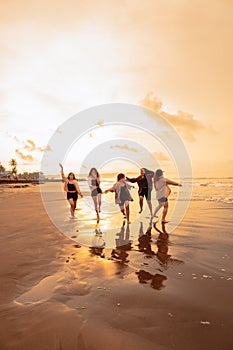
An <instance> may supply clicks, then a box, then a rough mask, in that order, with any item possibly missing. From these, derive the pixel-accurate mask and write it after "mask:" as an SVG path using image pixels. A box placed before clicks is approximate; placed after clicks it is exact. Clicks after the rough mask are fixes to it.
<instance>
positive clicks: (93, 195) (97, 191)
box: [91, 187, 102, 197]
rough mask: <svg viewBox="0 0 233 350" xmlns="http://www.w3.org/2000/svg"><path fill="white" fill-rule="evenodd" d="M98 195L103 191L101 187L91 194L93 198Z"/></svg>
mask: <svg viewBox="0 0 233 350" xmlns="http://www.w3.org/2000/svg"><path fill="white" fill-rule="evenodd" d="M98 193H102V190H101V188H100V187H97V188H95V189H94V190H93V191H92V192H91V196H92V197H95V196H97V195H98Z"/></svg>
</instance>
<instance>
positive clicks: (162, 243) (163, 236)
mask: <svg viewBox="0 0 233 350" xmlns="http://www.w3.org/2000/svg"><path fill="white" fill-rule="evenodd" d="M154 229H155V230H156V231H157V232H159V236H158V239H157V241H156V245H157V248H158V251H157V253H156V256H157V259H158V261H159V264H160V266H161V267H163V269H165V270H166V269H167V268H168V264H183V263H184V262H183V261H182V260H179V259H173V258H171V255H170V254H168V244H169V234H168V233H167V231H166V227H165V224H164V223H163V224H162V231H161V230H159V229H158V227H157V226H156V223H154Z"/></svg>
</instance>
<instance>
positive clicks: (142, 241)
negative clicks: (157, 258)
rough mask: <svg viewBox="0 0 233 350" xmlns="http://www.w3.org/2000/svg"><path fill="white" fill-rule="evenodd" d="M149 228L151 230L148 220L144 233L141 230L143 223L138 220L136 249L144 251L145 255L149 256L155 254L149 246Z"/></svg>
mask: <svg viewBox="0 0 233 350" xmlns="http://www.w3.org/2000/svg"><path fill="white" fill-rule="evenodd" d="M151 230H152V223H151V222H150V224H149V226H148V228H147V230H146V233H145V234H144V232H143V223H142V222H140V226H139V238H138V249H139V251H140V252H142V253H145V254H146V255H147V257H151V256H152V255H155V252H154V251H153V250H152V248H151V241H152V240H151Z"/></svg>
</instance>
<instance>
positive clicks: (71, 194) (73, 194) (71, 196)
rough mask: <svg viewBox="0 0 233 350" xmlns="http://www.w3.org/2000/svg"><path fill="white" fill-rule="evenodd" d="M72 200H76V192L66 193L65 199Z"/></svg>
mask: <svg viewBox="0 0 233 350" xmlns="http://www.w3.org/2000/svg"><path fill="white" fill-rule="evenodd" d="M70 198H73V200H74V201H76V200H77V199H78V192H67V199H70Z"/></svg>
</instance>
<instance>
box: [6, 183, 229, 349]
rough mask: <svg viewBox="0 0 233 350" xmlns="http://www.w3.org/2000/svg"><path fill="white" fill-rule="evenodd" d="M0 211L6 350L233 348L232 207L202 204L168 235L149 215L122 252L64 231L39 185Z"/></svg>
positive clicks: (10, 192) (19, 191)
mask: <svg viewBox="0 0 233 350" xmlns="http://www.w3.org/2000/svg"><path fill="white" fill-rule="evenodd" d="M0 210H1V220H0V232H1V235H0V249H1V250H0V251H1V260H0V262H1V264H0V278H1V287H0V349H1V350H5V349H14V350H19V349H20V350H21V349H22V350H29V349H30V350H31V349H33V350H47V349H48V350H56V349H63V350H73V349H79V350H84V349H90V350H92V349H96V350H98V349H107V348H108V347H110V348H111V349H112V350H115V349H119V347H122V348H124V349H127V350H131V349H132V350H133V349H134V350H135V349H136V350H141V349H146V350H147V349H148V350H150V349H151V350H152V349H153V350H154V349H156V350H157V349H158V350H160V349H161V350H165V349H179V350H186V349H190V350H196V349H212V350H219V349H221V350H230V349H232V346H233V337H232V334H231V330H232V295H233V276H232V250H233V244H232V221H233V217H232V205H230V204H225V203H218V202H204V201H192V202H191V203H190V207H189V210H188V212H187V214H186V216H185V218H184V220H183V221H182V223H181V224H180V225H179V227H178V228H176V229H175V230H174V231H173V232H172V233H169V232H168V235H167V234H166V233H164V232H163V230H164V227H162V226H161V224H160V222H159V223H158V224H157V225H156V227H155V228H154V227H153V228H152V229H151V235H150V232H149V231H147V228H148V222H147V221H146V219H144V218H143V216H142V224H141V234H139V236H138V239H137V240H136V241H134V242H131V244H125V245H123V246H120V247H119V246H118V247H115V248H103V247H102V248H101V247H98V245H96V246H95V247H92V248H89V247H85V246H81V245H80V244H78V243H77V242H75V241H73V240H70V239H69V238H67V237H66V236H64V235H63V234H62V233H60V232H59V230H58V229H57V228H56V227H55V226H54V225H53V223H52V222H51V221H50V219H49V217H48V216H47V214H46V212H45V209H44V207H43V204H42V202H41V197H40V193H39V187H38V186H29V187H27V188H9V187H7V186H6V185H5V186H0ZM156 229H157V230H156ZM165 229H166V227H165ZM159 231H161V232H159Z"/></svg>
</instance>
